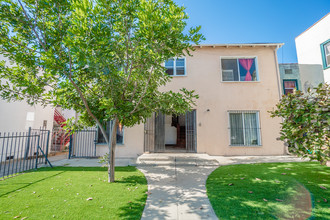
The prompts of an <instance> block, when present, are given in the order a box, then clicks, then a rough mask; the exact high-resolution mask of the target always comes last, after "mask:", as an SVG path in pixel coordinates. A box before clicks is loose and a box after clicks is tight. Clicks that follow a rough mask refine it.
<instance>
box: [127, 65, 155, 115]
mask: <svg viewBox="0 0 330 220" xmlns="http://www.w3.org/2000/svg"><path fill="white" fill-rule="evenodd" d="M153 71H154V69H153V67H152V69H151V70H150V75H149V79H148V82H147V85H146V87H145V88H144V91H143V93H142V95H141V96H140V99H139V101H138V103H137V104H136V105H135V107H134V109H133V110H132V111H131V112H130V114H133V113H134V112H135V110H136V109H137V107H138V106H139V105H140V103H141V101H142V98H143V97H144V95H145V94H146V92H147V89H148V87H149V83H150V80H151V76H152V72H153Z"/></svg>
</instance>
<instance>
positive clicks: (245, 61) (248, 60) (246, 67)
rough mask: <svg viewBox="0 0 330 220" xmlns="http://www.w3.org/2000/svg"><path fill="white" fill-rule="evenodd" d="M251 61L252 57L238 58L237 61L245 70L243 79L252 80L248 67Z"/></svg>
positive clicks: (250, 65) (249, 67)
mask: <svg viewBox="0 0 330 220" xmlns="http://www.w3.org/2000/svg"><path fill="white" fill-rule="evenodd" d="M253 61H254V59H239V63H240V64H241V65H242V66H243V67H244V69H245V70H246V71H247V73H246V75H245V80H244V81H252V76H251V73H250V69H251V67H252V64H253Z"/></svg>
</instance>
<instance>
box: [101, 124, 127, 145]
mask: <svg viewBox="0 0 330 220" xmlns="http://www.w3.org/2000/svg"><path fill="white" fill-rule="evenodd" d="M111 127H112V121H111V122H108V123H107V128H106V132H107V134H109V132H110V128H111ZM97 143H98V144H105V143H106V141H105V139H104V137H103V134H102V132H101V129H100V128H99V127H98V129H97ZM116 143H117V144H124V127H123V126H122V125H121V124H119V125H118V127H117V135H116Z"/></svg>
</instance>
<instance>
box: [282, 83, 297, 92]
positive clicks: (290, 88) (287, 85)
mask: <svg viewBox="0 0 330 220" xmlns="http://www.w3.org/2000/svg"><path fill="white" fill-rule="evenodd" d="M283 89H284V94H285V95H287V94H289V93H293V91H294V90H298V86H297V80H283Z"/></svg>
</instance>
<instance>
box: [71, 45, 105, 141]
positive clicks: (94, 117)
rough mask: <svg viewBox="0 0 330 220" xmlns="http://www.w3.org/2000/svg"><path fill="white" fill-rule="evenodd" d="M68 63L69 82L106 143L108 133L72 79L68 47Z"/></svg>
mask: <svg viewBox="0 0 330 220" xmlns="http://www.w3.org/2000/svg"><path fill="white" fill-rule="evenodd" d="M68 54H69V65H70V70H69V76H68V78H69V80H70V82H71V83H72V85H73V86H74V87H75V89H76V90H77V92H78V94H79V97H80V98H81V100H82V101H83V103H84V106H85V108H86V110H87V112H88V114H89V115H90V116H91V117H92V118H93V119H94V120H95V122H96V124H97V125H98V126H99V127H100V129H101V132H102V134H103V136H104V138H105V140H106V142H107V144H109V140H108V139H109V138H108V135H107V132H106V131H105V129H104V127H103V125H102V124H101V123H100V121H99V120H98V119H97V118H96V116H95V115H94V114H93V113H92V111H91V109H90V108H89V105H88V102H87V100H86V98H85V97H84V95H83V93H82V92H81V90H80V88H79V87H78V85H77V84H76V83H75V82H74V80H73V79H72V58H71V55H70V49H69V53H68Z"/></svg>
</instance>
